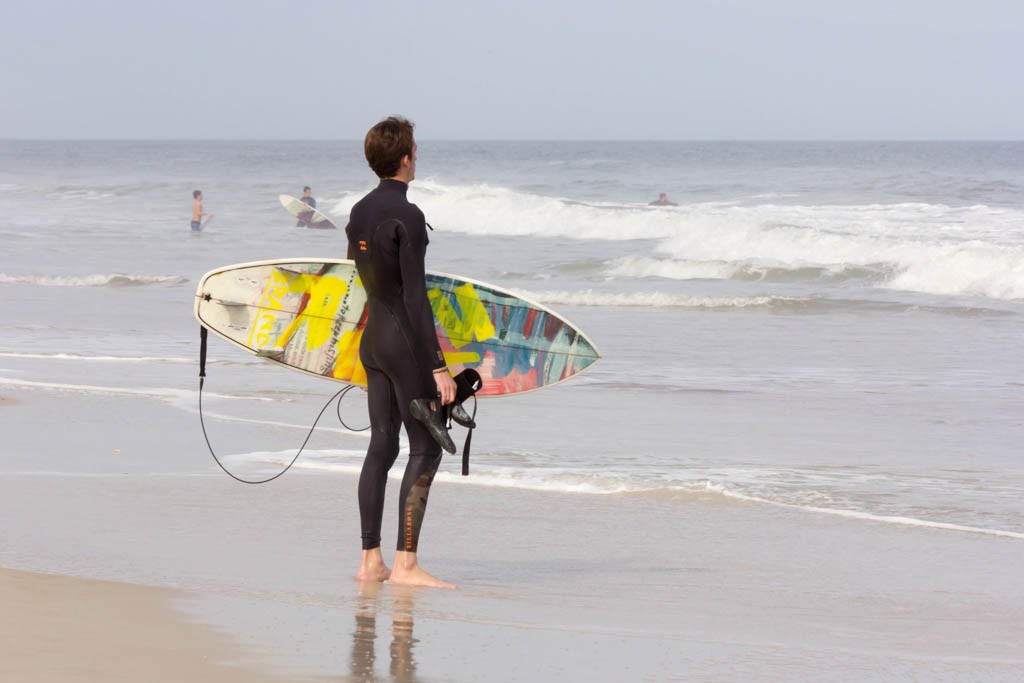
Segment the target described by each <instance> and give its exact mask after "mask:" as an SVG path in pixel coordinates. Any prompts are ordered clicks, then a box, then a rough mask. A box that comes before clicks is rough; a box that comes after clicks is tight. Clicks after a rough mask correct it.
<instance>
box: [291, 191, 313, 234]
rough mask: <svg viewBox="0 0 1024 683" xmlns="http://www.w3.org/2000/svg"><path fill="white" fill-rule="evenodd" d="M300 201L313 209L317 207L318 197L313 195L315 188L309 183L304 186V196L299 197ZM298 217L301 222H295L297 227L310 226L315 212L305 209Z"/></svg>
mask: <svg viewBox="0 0 1024 683" xmlns="http://www.w3.org/2000/svg"><path fill="white" fill-rule="evenodd" d="M299 201H301V202H302V203H303V204H305V205H306V206H308V207H309V208H311V209H315V208H316V199H315V198H314V197H313V189H312V188H311V187H310V186H309V185H306V186H305V187H304V188H302V196H301V197H300V198H299ZM297 218H298V220H299V222H298V223H296V224H295V227H297V228H303V227H305V228H308V227H309V224H310V222H311V221H312V220H313V212H312V211H303V212H302V213H300V214H299V215H298V216H297Z"/></svg>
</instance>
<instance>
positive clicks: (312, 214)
mask: <svg viewBox="0 0 1024 683" xmlns="http://www.w3.org/2000/svg"><path fill="white" fill-rule="evenodd" d="M277 198H278V200H279V201H280V202H281V206H283V207H284V210H285V211H287V212H288V213H290V214H291V215H293V216H295V217H296V218H297V219H299V223H301V224H302V225H303V226H305V227H307V228H314V229H321V230H336V229H337V228H338V226H336V225H335V224H334V223H333V222H332V221H331V219H330V218H328V217H327V214H325V213H324V212H322V211H320V210H318V209H314V208H313V207H312V206H310V205H309V204H307V203H306V202H304V201H302V200H301V199H298V198H296V197H292V196H291V195H287V194H282V195H278V197H277Z"/></svg>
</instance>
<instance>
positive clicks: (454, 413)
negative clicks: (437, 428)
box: [448, 403, 476, 429]
mask: <svg viewBox="0 0 1024 683" xmlns="http://www.w3.org/2000/svg"><path fill="white" fill-rule="evenodd" d="M448 416H449V417H451V418H452V419H453V420H455V424H460V425H462V426H463V427H465V428H466V429H476V422H474V421H473V418H471V417H470V416H469V413H467V412H466V409H465V408H463V407H462V404H461V403H452V404H450V405H449V406H448Z"/></svg>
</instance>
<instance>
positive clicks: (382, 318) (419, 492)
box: [345, 180, 445, 551]
mask: <svg viewBox="0 0 1024 683" xmlns="http://www.w3.org/2000/svg"><path fill="white" fill-rule="evenodd" d="M407 190H408V185H406V184H405V183H403V182H400V181H398V180H382V181H381V182H380V185H378V186H377V188H376V189H374V190H373V191H372V192H370V193H369V194H368V195H366V196H365V197H363V198H362V199H361V200H359V202H358V203H357V204H356V205H355V206H353V207H352V212H351V214H350V217H349V224H348V227H346V228H345V232H346V234H347V235H348V254H349V258H352V259H354V260H355V262H356V267H357V268H358V270H359V277H360V278H361V279H362V281H363V287H365V288H366V293H367V297H368V301H367V307H368V310H369V312H368V316H367V319H366V328H365V330H364V331H363V336H362V339H361V341H360V343H359V359H360V360H361V361H362V363H363V367H364V368H365V369H366V379H367V385H368V390H369V409H370V427H371V434H370V446H369V448H368V450H367V452H366V460H365V461H364V462H363V469H362V474H361V475H360V477H359V515H360V518H361V521H362V536H363V549H364V550H370V549H372V548H377V547H379V546H380V529H381V519H382V517H383V514H384V488H385V485H386V484H387V477H388V470H390V469H391V466H392V465H393V464H394V462H395V459H396V458H397V457H398V433H399V429H400V428H401V425H403V424H404V425H405V432H406V434H407V435H408V437H409V464H408V465H407V466H406V468H405V477H404V478H403V479H402V489H401V495H400V498H399V529H398V550H404V551H415V550H416V546H417V543H418V541H419V533H420V527H421V525H422V523H423V513H424V511H425V510H426V505H427V495H428V494H429V492H430V484H431V482H432V481H433V479H434V474H435V473H436V472H437V467H438V465H440V464H441V447H440V446H438V445H437V442H436V441H434V439H433V437H431V436H430V433H429V432H428V431H427V430H426V428H424V426H423V425H422V424H421V423H420V422H419V421H418V420H416V419H415V418H414V417H412V416H411V415H410V412H409V401H411V400H412V399H414V398H434V397H436V396H437V385H436V383H435V382H434V377H433V374H432V371H433V370H434V369H437V368H441V367H444V365H445V362H444V356H443V355H442V354H441V350H440V346H439V344H438V342H437V335H436V332H435V331H434V314H433V312H432V311H431V309H430V301H429V300H428V299H427V288H426V279H425V271H424V258H425V256H426V252H427V242H428V241H429V240H428V239H427V228H426V222H425V221H424V218H423V212H422V211H420V210H419V208H418V207H417V206H416V205H415V204H411V203H409V200H407V199H406V198H405V194H406V191H407Z"/></svg>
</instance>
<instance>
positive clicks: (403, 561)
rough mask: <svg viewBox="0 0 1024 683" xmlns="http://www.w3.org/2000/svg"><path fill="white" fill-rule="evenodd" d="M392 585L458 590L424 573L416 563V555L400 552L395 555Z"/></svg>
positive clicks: (452, 585) (451, 584) (454, 586)
mask: <svg viewBox="0 0 1024 683" xmlns="http://www.w3.org/2000/svg"><path fill="white" fill-rule="evenodd" d="M389 580H390V581H391V583H393V584H397V585H400V586H425V587H427V588H448V589H450V590H454V589H456V588H458V586H456V585H455V584H454V583H448V582H447V581H442V580H441V579H439V578H437V577H436V576H434V575H433V574H429V573H427V572H426V571H424V570H423V569H422V568H421V567H420V566H419V564H417V562H416V553H408V552H403V551H398V552H396V553H395V568H394V571H392V572H391V578H390V579H389Z"/></svg>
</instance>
